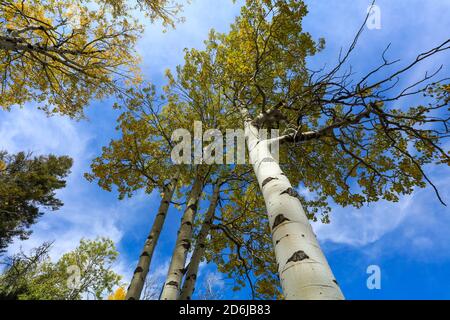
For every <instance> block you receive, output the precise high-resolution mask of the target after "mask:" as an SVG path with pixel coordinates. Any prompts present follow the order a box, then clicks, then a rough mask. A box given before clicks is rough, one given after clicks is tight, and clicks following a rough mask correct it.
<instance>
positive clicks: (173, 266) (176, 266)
mask: <svg viewBox="0 0 450 320" xmlns="http://www.w3.org/2000/svg"><path fill="white" fill-rule="evenodd" d="M202 189H203V177H202V176H201V175H200V173H197V176H196V177H195V180H194V183H193V185H192V189H191V192H190V193H189V198H188V201H187V203H186V209H185V210H184V213H183V217H182V219H181V226H180V230H179V231H178V236H177V241H176V243H175V249H174V251H173V255H172V260H171V261H170V266H169V272H168V274H167V279H166V283H165V284H164V287H163V291H162V293H161V298H160V299H161V300H176V299H177V298H178V296H179V293H180V286H181V281H182V279H183V275H184V274H185V272H186V270H185V264H186V258H187V253H188V251H189V248H190V247H191V242H192V230H193V225H194V219H195V214H196V213H197V206H198V202H199V199H200V196H201V193H202Z"/></svg>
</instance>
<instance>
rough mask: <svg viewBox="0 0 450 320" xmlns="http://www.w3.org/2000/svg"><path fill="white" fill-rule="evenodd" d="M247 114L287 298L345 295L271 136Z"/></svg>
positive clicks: (247, 133)
mask: <svg viewBox="0 0 450 320" xmlns="http://www.w3.org/2000/svg"><path fill="white" fill-rule="evenodd" d="M243 116H244V125H245V136H246V141H247V147H248V150H249V157H250V162H251V164H252V165H253V169H254V172H255V175H256V178H257V180H258V183H259V186H260V188H261V190H262V193H263V196H264V201H265V203H266V208H267V213H268V216H269V223H270V228H271V232H272V241H273V244H274V248H275V256H276V260H277V263H278V272H279V276H280V279H281V286H282V289H283V295H284V297H285V299H287V300H303V299H305V300H342V299H344V296H343V294H342V292H341V290H340V288H339V286H338V284H337V281H336V279H335V277H334V276H333V273H332V271H331V268H330V266H329V265H328V262H327V260H326V258H325V256H324V254H323V252H322V250H321V249H320V245H319V242H318V241H317V238H316V236H315V234H314V232H313V230H312V227H311V225H310V223H309V221H308V218H307V216H306V214H305V212H304V210H303V207H302V205H301V203H300V200H299V198H298V194H297V192H296V191H295V189H293V188H292V186H291V184H290V182H289V179H288V178H287V177H286V176H285V175H284V173H283V171H282V170H281V167H280V165H279V163H278V161H277V160H276V159H275V158H274V157H273V156H272V154H271V153H270V149H269V147H270V140H261V139H260V137H259V134H260V132H259V129H258V128H257V127H255V126H254V125H253V123H252V120H251V119H250V118H249V115H248V112H247V110H244V112H243Z"/></svg>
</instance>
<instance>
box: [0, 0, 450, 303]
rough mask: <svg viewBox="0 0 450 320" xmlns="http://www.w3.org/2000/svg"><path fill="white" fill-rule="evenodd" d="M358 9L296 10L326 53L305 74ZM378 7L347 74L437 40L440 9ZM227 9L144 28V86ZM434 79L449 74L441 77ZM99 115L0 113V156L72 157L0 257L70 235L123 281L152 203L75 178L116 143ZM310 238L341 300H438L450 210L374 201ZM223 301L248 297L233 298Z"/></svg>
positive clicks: (168, 245)
mask: <svg viewBox="0 0 450 320" xmlns="http://www.w3.org/2000/svg"><path fill="white" fill-rule="evenodd" d="M370 2H371V1H368V0H360V1H354V0H353V1H351V0H340V1H338V0H333V1H331V0H330V1H312V0H311V1H307V3H308V4H309V11H310V13H309V15H308V16H307V17H306V18H305V20H304V23H303V25H304V29H305V30H306V31H308V32H310V33H311V34H312V35H313V37H315V38H318V37H324V38H325V39H326V49H325V50H324V51H323V52H321V53H319V54H318V55H316V56H315V57H313V58H312V59H311V60H310V61H309V62H310V64H311V66H322V65H324V64H327V65H333V63H335V62H336V59H337V56H338V53H339V49H340V48H341V47H344V48H345V47H346V46H347V45H348V44H349V43H350V42H351V40H352V37H353V35H354V33H355V32H356V30H357V29H358V27H359V26H360V24H361V23H362V21H363V19H364V17H365V14H366V9H367V6H368V5H369V4H370ZM378 5H379V6H380V8H381V14H382V16H381V24H382V28H381V29H380V30H366V31H365V32H364V34H363V36H362V38H361V41H360V43H359V46H358V49H357V50H356V52H355V53H354V55H353V58H352V60H351V62H352V65H353V66H354V68H355V70H358V71H360V72H364V71H365V70H368V68H369V67H370V66H372V67H373V66H374V65H376V64H377V63H378V62H379V59H380V53H381V51H382V50H383V49H384V47H385V46H386V45H387V44H389V43H392V50H391V51H390V55H389V57H391V58H392V59H397V58H400V59H402V62H403V63H406V62H407V61H409V60H411V59H413V58H415V56H416V55H417V53H419V52H423V51H426V50H427V49H429V48H431V47H432V46H433V45H436V44H438V43H440V42H442V41H444V40H445V39H447V38H448V30H450V19H448V17H449V16H450V2H448V1H441V0H428V1H421V0H397V1H392V0H391V1H389V0H384V1H381V0H380V1H378ZM238 10H239V7H238V5H232V4H231V1H230V0H214V1H212V0H192V3H191V4H190V5H187V6H186V8H185V12H184V16H185V17H186V22H185V23H183V24H181V25H179V26H178V27H177V29H176V30H169V31H168V32H166V33H162V32H161V27H160V26H158V25H148V26H147V28H146V32H145V34H144V36H143V37H142V39H141V40H140V41H139V44H138V52H139V54H140V55H141V56H142V70H143V73H144V75H145V76H146V78H147V79H148V80H150V81H152V82H153V83H155V84H156V85H160V84H162V81H163V74H164V70H165V69H166V68H174V67H175V66H176V65H177V64H180V63H182V61H183V48H191V47H196V48H201V47H202V43H203V40H204V39H206V37H207V34H208V31H209V29H210V28H215V29H216V30H218V31H226V30H227V29H228V25H229V24H230V22H232V20H233V18H234V16H235V15H236V14H237V13H238ZM448 61H449V56H448V53H446V54H441V55H439V56H436V57H434V58H433V60H432V61H430V62H429V63H426V64H423V65H421V66H419V67H418V68H416V69H415V71H414V72H411V73H410V74H408V77H407V78H406V79H405V80H406V81H407V82H408V83H409V82H413V81H414V79H417V78H419V77H420V76H423V74H424V72H425V71H426V70H433V68H435V67H436V66H439V65H440V64H443V63H445V62H448ZM442 72H443V75H447V76H448V75H449V74H450V72H449V70H448V69H444V70H443V71H442ZM407 102H408V101H406V100H405V101H404V104H405V105H406V104H407ZM111 106H112V101H101V102H92V104H91V106H90V107H89V108H88V109H87V115H88V117H89V120H88V121H80V122H76V121H73V120H70V119H68V118H65V117H59V116H58V117H50V118H48V117H46V116H45V115H44V114H43V113H42V112H40V111H38V110H37V109H36V107H35V105H33V104H32V103H30V104H28V105H27V106H25V107H24V108H22V109H14V110H13V111H11V112H0V149H6V150H8V151H10V152H17V151H21V150H28V151H33V152H34V153H36V154H45V153H55V154H61V155H63V154H67V155H70V156H71V157H73V158H74V160H75V164H74V167H73V170H72V174H71V175H70V177H69V181H68V186H67V188H66V189H64V190H62V191H60V192H59V196H60V198H61V199H62V200H63V201H64V203H65V206H64V207H63V208H62V209H61V210H60V211H58V212H53V213H48V214H46V215H44V216H43V218H42V219H41V220H40V221H39V222H38V223H37V224H36V225H35V226H33V235H32V236H31V238H30V239H29V240H27V241H23V242H20V241H16V242H15V243H14V244H13V245H11V246H10V248H9V253H13V252H15V251H17V250H18V249H19V247H22V248H23V249H25V250H28V249H30V248H32V247H35V246H37V245H39V244H41V243H42V242H44V241H48V240H55V245H54V249H53V251H52V256H53V257H54V258H57V257H58V256H60V255H61V254H62V253H63V252H66V251H68V250H71V249H73V248H74V247H75V246H76V245H77V243H78V241H79V239H80V238H82V237H85V238H95V237H97V236H107V237H110V238H112V239H113V240H114V241H115V242H116V243H117V246H118V248H119V250H120V259H119V261H118V263H117V265H116V266H115V268H116V270H117V271H118V272H120V273H121V274H123V275H124V277H125V280H128V279H129V278H130V274H131V272H132V270H133V269H134V267H135V264H136V259H137V257H138V256H139V253H140V251H141V247H142V243H143V241H144V239H145V237H146V235H147V233H148V231H149V228H150V224H151V222H152V220H153V217H154V215H155V212H156V208H157V206H158V204H159V199H158V197H159V196H158V194H151V195H146V194H144V193H142V192H141V193H137V194H136V195H135V196H134V197H133V198H131V199H126V200H124V201H119V200H117V194H116V193H115V192H112V193H108V192H106V191H103V190H101V189H99V188H98V187H97V186H96V185H95V184H90V183H88V182H87V181H85V179H84V178H83V173H84V172H87V171H88V170H89V164H90V160H91V159H92V158H94V157H95V156H97V155H98V154H99V153H100V151H101V147H102V146H104V145H106V144H107V143H108V142H109V140H110V139H112V138H114V137H116V136H117V134H116V132H115V131H114V127H115V119H116V118H117V116H118V114H117V111H114V110H113V109H112V107H111ZM447 149H448V146H447ZM427 169H428V170H427V172H428V173H429V174H430V176H431V177H432V178H433V179H434V181H435V183H436V184H437V185H438V186H439V188H440V190H441V193H442V194H443V196H444V199H445V200H447V202H450V196H449V195H448V190H449V185H450V177H449V173H450V171H449V169H446V168H435V167H430V168H427ZM179 218H180V213H179V212H178V211H176V210H171V211H170V213H169V217H168V221H167V223H166V225H165V228H164V231H163V234H162V236H161V239H160V242H159V245H158V252H157V254H156V255H155V257H154V261H153V264H152V270H151V272H152V273H153V274H154V275H155V277H157V278H158V279H163V278H164V276H165V273H166V270H167V267H168V261H169V258H170V255H171V253H172V249H173V244H174V234H176V231H177V229H178V226H179ZM314 229H315V231H316V233H317V235H318V237H319V239H320V241H321V243H322V246H323V249H324V251H325V254H326V256H327V257H328V259H329V262H330V265H331V267H332V269H333V271H334V272H335V275H336V277H337V279H338V281H339V283H340V284H341V286H342V289H343V291H344V293H345V295H346V297H347V298H349V299H420V298H424V299H431V298H435V299H449V298H450V232H449V231H450V209H448V208H446V207H443V206H442V205H440V204H439V203H438V202H437V199H436V197H435V196H434V193H433V191H432V190H431V189H430V188H426V189H423V190H418V191H417V192H415V193H414V195H412V196H409V197H405V198H402V199H401V201H400V202H398V203H387V202H380V203H376V204H371V205H370V206H367V207H363V208H362V209H360V210H356V209H351V208H340V207H338V206H333V213H332V216H331V224H329V225H322V224H314ZM369 265H378V266H380V268H381V272H382V282H381V286H382V287H381V290H368V289H367V286H366V279H367V277H368V275H367V274H366V269H367V267H368V266H369ZM202 274H203V277H204V276H205V275H208V276H212V277H214V278H215V281H214V282H215V283H216V289H217V290H218V291H220V292H227V291H230V290H231V287H232V284H233V281H232V280H228V279H224V277H223V276H221V275H217V274H216V273H215V272H214V267H213V266H202ZM199 281H200V282H201V281H202V278H200V279H199ZM224 297H227V298H248V297H249V296H248V293H247V292H245V291H244V292H241V293H238V294H226V295H224Z"/></svg>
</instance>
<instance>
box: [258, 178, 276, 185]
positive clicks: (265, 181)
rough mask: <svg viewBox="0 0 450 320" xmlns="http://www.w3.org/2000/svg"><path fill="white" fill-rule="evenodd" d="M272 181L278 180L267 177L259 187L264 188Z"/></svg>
mask: <svg viewBox="0 0 450 320" xmlns="http://www.w3.org/2000/svg"><path fill="white" fill-rule="evenodd" d="M273 180H278V178H273V177H269V178H267V179H265V180H264V181H263V183H262V185H261V186H262V187H263V188H264V187H265V186H266V184H268V183H269V182H271V181H273Z"/></svg>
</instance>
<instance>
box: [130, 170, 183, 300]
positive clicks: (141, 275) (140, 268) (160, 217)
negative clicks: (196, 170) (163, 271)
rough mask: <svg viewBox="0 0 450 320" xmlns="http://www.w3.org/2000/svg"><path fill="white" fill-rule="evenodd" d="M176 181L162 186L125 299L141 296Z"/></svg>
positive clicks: (134, 298) (137, 298) (175, 179)
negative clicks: (156, 207) (158, 202)
mask: <svg viewBox="0 0 450 320" xmlns="http://www.w3.org/2000/svg"><path fill="white" fill-rule="evenodd" d="M177 181H178V177H177V178H174V179H172V181H171V182H170V183H169V184H167V185H166V186H164V189H163V192H164V196H163V198H162V199H161V204H160V206H159V209H158V214H157V215H156V217H155V221H154V222H153V226H152V229H151V231H150V233H149V235H148V237H147V239H146V240H145V244H144V249H143V250H142V254H141V256H140V257H139V261H138V264H137V267H136V269H135V270H134V274H133V278H132V279H131V283H130V286H129V287H128V291H127V295H126V300H139V299H140V297H141V293H142V289H143V288H144V284H145V279H146V277H147V274H148V271H149V269H150V263H151V261H152V257H153V252H154V251H155V247H156V244H157V242H158V239H159V235H160V234H161V230H162V227H163V225H164V221H165V220H166V216H167V212H168V210H169V206H170V202H171V201H172V197H173V193H174V192H175V189H176V185H177Z"/></svg>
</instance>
